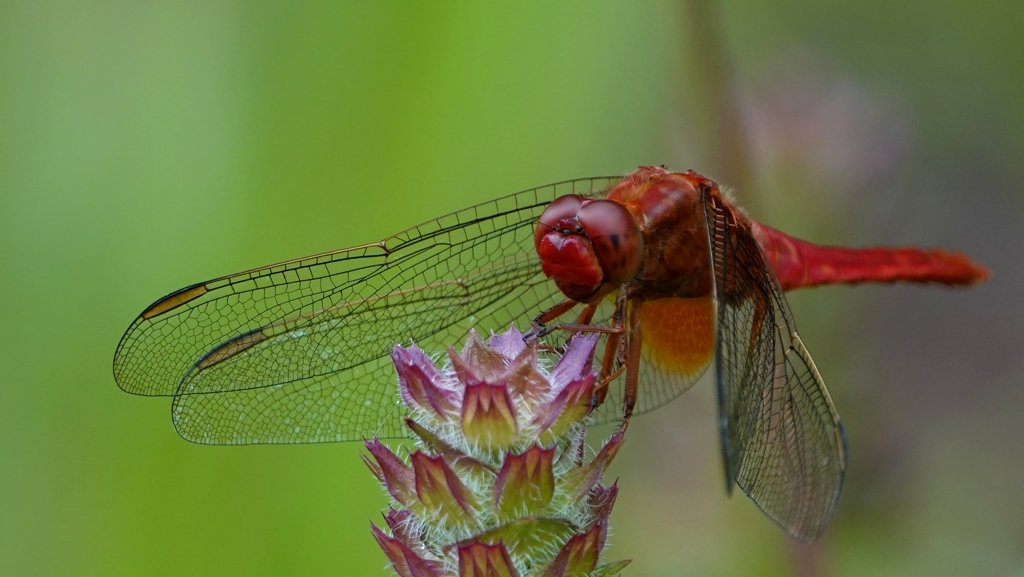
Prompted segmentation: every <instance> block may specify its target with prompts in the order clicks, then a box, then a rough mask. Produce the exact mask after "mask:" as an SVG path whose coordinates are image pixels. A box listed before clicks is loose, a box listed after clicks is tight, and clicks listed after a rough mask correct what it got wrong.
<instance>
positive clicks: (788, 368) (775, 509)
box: [705, 196, 846, 541]
mask: <svg viewBox="0 0 1024 577" xmlns="http://www.w3.org/2000/svg"><path fill="white" fill-rule="evenodd" d="M722 203H723V201H722V200H721V199H720V198H716V197H715V196H709V197H708V198H707V199H706V202H705V210H706V214H707V222H708V228H709V230H710V231H712V234H711V237H710V242H711V247H712V258H713V264H714V270H715V285H716V295H717V298H718V306H719V309H718V325H719V326H718V335H719V338H718V346H717V377H718V400H719V419H720V426H721V435H722V451H723V456H724V460H725V467H726V475H727V483H728V486H729V488H730V489H731V487H732V483H733V482H735V483H736V484H737V485H739V486H740V488H741V489H743V491H744V492H745V493H746V494H747V495H748V496H750V498H751V499H753V500H754V501H755V502H756V503H757V504H758V506H759V507H761V509H762V510H764V512H765V513H767V514H768V516H769V517H771V518H772V519H773V520H775V521H776V522H777V523H778V524H779V525H781V526H782V527H783V528H785V529H786V530H787V531H788V532H789V533H790V534H791V535H793V536H794V537H795V538H797V539H800V540H804V541H810V540H813V539H815V538H816V537H818V536H819V535H820V534H821V533H822V532H823V531H824V530H825V528H826V526H827V525H828V523H829V521H830V520H831V519H832V515H833V513H834V512H835V508H836V503H837V501H838V499H839V493H840V490H841V489H842V485H843V477H844V474H845V471H846V437H845V434H844V432H843V426H842V424H841V423H840V421H839V414H838V413H837V412H836V409H835V406H834V405H833V404H832V399H831V398H830V397H829V394H828V391H827V390H826V389H825V383H824V382H822V379H821V375H820V374H818V369H817V368H816V367H815V366H814V361H813V360H812V359H811V357H810V355H809V354H808V353H807V349H806V348H805V347H804V344H803V341H802V340H801V339H800V336H799V335H798V334H797V331H796V324H795V323H794V322H793V317H792V313H791V312H790V310H789V306H788V305H787V303H786V298H785V295H784V294H783V292H782V288H781V287H780V285H779V283H778V280H777V279H776V277H775V274H774V272H773V271H772V269H771V267H770V265H769V264H768V263H767V261H766V259H765V257H764V255H763V253H762V252H761V249H760V247H759V246H758V244H757V242H756V241H755V240H754V238H753V236H751V234H750V231H749V230H747V229H746V228H745V227H743V226H742V225H739V224H737V223H735V222H732V221H731V220H730V219H729V216H728V214H727V212H726V211H725V210H724V208H723V205H722Z"/></svg>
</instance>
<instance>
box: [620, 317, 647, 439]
mask: <svg viewBox="0 0 1024 577" xmlns="http://www.w3.org/2000/svg"><path fill="white" fill-rule="evenodd" d="M642 304H643V301H641V300H634V301H633V303H632V305H633V306H631V307H630V310H629V333H628V334H627V335H626V383H625V386H624V387H623V389H622V430H623V431H625V430H626V428H627V427H629V418H630V417H631V416H633V407H634V406H635V405H636V398H637V391H638V387H639V384H640V350H641V349H640V345H641V344H642V341H641V339H642V335H641V333H640V307H641V305H642Z"/></svg>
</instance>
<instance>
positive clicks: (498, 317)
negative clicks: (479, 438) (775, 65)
mask: <svg viewBox="0 0 1024 577" xmlns="http://www.w3.org/2000/svg"><path fill="white" fill-rule="evenodd" d="M615 180H617V178H616V177H602V178H588V179H580V180H574V181H567V182H563V183H558V184H553V185H549V186H546V187H541V188H537V189H533V190H528V191H525V192H521V193H518V194H514V195H511V196H507V197H503V198H500V199H497V200H495V201H492V202H489V203H485V204H481V205H478V206H475V207H472V208H469V209H466V210H463V211H460V212H457V213H453V214H450V215H448V216H445V217H441V218H439V219H437V220H433V221H430V222H427V223H424V224H422V225H420V226H418V227H415V228H412V229H409V230H406V231H405V232H402V233H399V234H397V235H395V236H393V237H390V238H388V239H385V240H383V241H381V242H379V243H376V244H371V245H365V246H360V247H354V248H351V249H344V250H340V251H335V252H331V253H325V254H322V255H317V256H312V257H308V258H304V259H300V260H295V261H289V262H285V263H280V264H277V265H272V266H269V267H265V268H261V269H256V270H251V271H247V272H243V273H239V274H235V275H231V276H227V277H223V278H219V279H214V280H211V281H208V282H205V283H201V284H197V285H193V286H191V287H186V288H185V289H182V290H180V291H178V292H176V293H173V294H171V295H169V296H167V297H164V298H163V299H160V300H159V301H157V302H156V303H154V304H153V305H151V306H150V307H149V308H147V309H146V310H145V311H144V312H143V313H142V314H141V315H140V316H139V317H138V318H137V319H135V321H134V322H133V323H132V325H131V326H130V327H129V328H128V331H127V332H126V333H125V335H124V336H123V337H122V339H121V342H120V344H119V345H118V348H117V352H116V353H115V357H114V376H115V379H116V380H117V383H118V385H119V386H120V387H121V388H122V389H124V390H125V391H127V392H130V393H135V394H141V395H173V396H174V403H173V413H172V416H173V418H174V422H175V427H176V428H177V429H178V431H179V433H181V434H182V436H184V437H185V438H187V439H189V440H193V441H197V442H203V443H213V444H246V443H299V442H322V441H344V440H359V439H362V438H365V437H368V436H371V435H374V434H377V435H380V436H396V435H400V434H401V418H402V417H403V416H404V414H402V413H401V412H400V411H399V410H398V408H397V405H396V401H397V395H396V391H397V387H396V386H395V384H394V382H393V381H394V377H393V371H392V370H391V366H390V361H389V360H388V356H387V352H388V348H389V347H390V346H391V345H392V344H393V343H408V342H410V341H414V342H416V343H417V344H419V345H420V346H421V347H422V348H424V350H427V351H438V352H440V351H442V350H444V347H445V346H446V345H448V344H451V343H452V342H454V340H453V339H459V338H464V337H465V334H466V331H467V330H468V329H469V328H470V327H476V328H477V330H479V331H486V330H499V329H502V328H507V327H508V326H509V325H510V324H513V323H515V324H516V325H517V326H519V328H521V329H525V328H526V327H525V326H524V323H528V322H529V319H531V318H532V317H533V316H535V315H536V314H537V312H539V311H541V310H543V309H544V308H546V307H549V306H551V305H553V304H554V303H555V302H557V301H558V300H560V298H559V296H558V293H557V289H556V288H555V287H554V284H553V283H551V282H549V281H547V280H546V279H545V278H544V276H543V274H542V273H541V271H540V264H539V261H538V260H537V257H536V255H535V253H534V249H533V241H532V238H533V230H534V226H535V223H536V220H537V218H538V217H539V216H540V213H541V212H542V211H543V209H544V207H545V206H546V205H547V204H548V203H549V202H551V201H552V200H553V199H554V198H556V197H557V196H560V195H563V194H570V193H575V194H582V195H589V194H597V193H599V192H601V191H603V190H605V189H606V188H607V187H608V186H609V185H610V184H611V183H612V182H614V181H615Z"/></svg>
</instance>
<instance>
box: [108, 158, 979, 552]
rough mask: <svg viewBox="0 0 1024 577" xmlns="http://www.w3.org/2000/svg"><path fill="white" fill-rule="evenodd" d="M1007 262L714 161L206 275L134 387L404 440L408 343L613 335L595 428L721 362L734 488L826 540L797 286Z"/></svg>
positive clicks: (815, 405)
mask: <svg viewBox="0 0 1024 577" xmlns="http://www.w3.org/2000/svg"><path fill="white" fill-rule="evenodd" d="M988 274H989V273H988V271H987V270H986V269H985V268H983V267H982V266H980V265H978V264H976V263H975V262H974V261H972V260H970V259H969V258H968V257H966V256H965V255H963V254H961V253H957V252H948V251H945V250H941V249H923V248H916V247H906V248H859V249H854V248H840V247H827V246H819V245H815V244H812V243H809V242H806V241H802V240H799V239H796V238H794V237H791V236H788V235H786V234H785V233H782V232H780V231H777V230H775V229H772V228H770V227H768V226H765V225H762V224H760V223H758V222H756V221H754V220H752V219H751V218H749V217H748V216H747V215H746V214H745V213H744V212H743V211H742V210H740V209H739V208H737V207H736V205H735V204H734V203H733V202H732V201H731V200H730V199H729V197H728V196H727V195H726V194H724V193H723V192H722V190H721V188H720V187H719V186H718V184H716V183H715V182H713V181H712V180H710V179H708V178H705V177H703V176H701V175H700V174H698V173H696V172H693V171H688V172H671V171H669V170H668V169H667V168H665V167H640V168H639V169H638V170H636V171H635V172H633V173H632V174H629V175H627V176H625V177H621V176H609V177H594V178H583V179H576V180H569V181H564V182H559V183H555V184H551V185H547V186H543V187H539V188H535V189H531V190H526V191H523V192H519V193H516V194H512V195H509V196H505V197H502V198H498V199H496V200H493V201H490V202H487V203H484V204H480V205H477V206H473V207H470V208H467V209H465V210H461V211H459V212H455V213H452V214H449V215H447V216H443V217H440V218H438V219H435V220H431V221H428V222H426V223H424V224H421V225H419V226H416V227H413V228H410V229H408V230H406V231H404V232H400V233H398V234H396V235H394V236H391V237H388V238H386V239H384V240H381V241H379V242H376V243H371V244H366V245H361V246H356V247H352V248H347V249H341V250H336V251H332V252H327V253H323V254H318V255H314V256H310V257H306V258H301V259H296V260H291V261H286V262H282V263H279V264H274V265H270V266H266V267H262V268H257V269H253V270H248V271H245V272H240V273H237V274H232V275H228V276H224V277H220V278H216V279H213V280H209V281H205V282H201V283H197V284H193V285H190V286H187V287H185V288H183V289H180V290H178V291H176V292H173V293H171V294H169V295H167V296H165V297H163V298H161V299H158V300H157V301H156V302H154V303H153V304H152V305H150V306H149V307H147V308H146V309H145V310H143V311H142V313H141V314H139V315H138V317H137V318H135V320H134V321H133V322H132V323H131V325H130V326H129V327H128V329H127V331H126V332H125V334H124V336H123V337H122V338H121V340H120V342H119V344H118V346H117V350H116V352H115V355H114V367H113V368H114V377H115V380H116V382H117V384H118V386H119V387H120V388H121V389H123V390H124V391H126V392H129V393H132V394H137V395H146V396H167V397H171V407H172V411H171V415H172V421H173V424H174V427H175V429H176V430H177V432H178V433H179V434H180V435H181V436H182V437H184V438H185V439H187V440H189V441H193V442H196V443H203V444H215V445H243V444H262V443H319V442H337V441H359V440H363V439H366V438H369V437H373V436H377V437H383V438H386V437H404V436H405V435H404V433H403V430H404V422H403V420H404V418H405V417H406V416H407V415H406V413H405V411H404V410H403V405H402V404H401V403H400V401H399V396H398V392H397V386H396V381H395V377H394V373H393V369H392V367H391V361H390V357H389V354H388V353H389V351H390V349H391V347H392V346H394V344H396V343H409V342H415V343H416V344H417V345H418V346H419V347H420V348H422V349H424V350H426V351H431V350H433V351H438V352H440V351H444V350H446V348H447V346H448V345H450V344H452V343H455V342H457V341H459V340H461V339H464V338H465V337H466V335H467V333H468V331H469V330H470V329H473V330H476V331H477V332H480V333H484V334H486V333H487V332H488V331H495V332H496V331H502V330H506V329H508V327H509V326H510V325H511V326H516V327H517V328H520V329H521V330H523V331H524V332H526V333H527V335H528V338H539V339H553V338H556V336H557V335H563V339H568V338H572V335H575V334H579V333H582V332H588V331H591V332H598V333H599V334H600V337H601V341H600V342H601V345H600V346H599V350H598V352H597V353H596V354H595V360H596V359H601V360H600V365H601V366H600V373H599V374H600V383H601V384H600V385H599V394H598V395H597V397H596V398H595V399H594V403H593V405H594V407H593V410H592V414H591V420H592V422H593V423H608V422H614V421H619V422H622V423H627V424H628V422H629V418H630V417H631V416H633V415H636V414H641V413H645V412H648V411H651V410H653V409H655V408H658V407H660V406H662V405H664V404H666V403H668V402H669V401H671V400H673V399H675V398H676V397H678V396H679V395H680V394H682V393H683V392H685V391H686V390H687V389H689V388H690V387H691V386H692V385H693V384H694V383H696V382H697V380H698V379H699V378H700V377H701V376H702V375H703V374H704V373H705V372H706V371H707V370H708V368H709V367H710V366H711V365H712V363H714V364H715V376H716V382H717V392H718V409H719V423H718V425H719V429H720V436H721V450H722V454H723V460H724V463H725V471H726V485H727V490H729V491H730V492H731V491H732V488H733V486H734V485H735V486H739V487H740V488H741V489H742V490H743V491H744V492H745V493H746V494H747V495H748V496H749V497H751V498H752V499H753V500H754V502H755V503H756V504H757V505H758V506H759V507H760V508H761V509H762V510H763V511H764V512H765V513H766V514H767V515H768V516H769V517H770V518H771V519H773V520H774V521H775V522H776V523H778V524H779V525H780V526H782V527H783V528H784V529H785V530H786V531H787V532H788V533H789V534H790V535H792V536H793V537H795V538H797V539H800V540H804V541H809V540H813V539H815V538H817V537H818V536H819V535H821V533H822V532H823V531H824V530H825V527H826V526H827V525H828V523H829V521H830V520H831V518H832V516H833V514H834V511H835V508H836V505H837V502H838V498H839V494H840V491H841V488H842V484H843V478H844V476H845V471H846V467H847V449H846V436H845V433H844V430H843V425H842V423H841V421H840V418H839V414H838V412H837V411H836V408H835V406H834V404H833V402H832V399H831V397H830V396H829V393H828V390H827V389H826V388H825V384H824V382H823V380H822V378H821V375H820V374H819V372H818V369H817V367H816V366H815V364H814V361H813V360H812V358H811V356H810V354H809V353H808V351H807V348H806V347H805V346H804V343H803V341H802V339H801V338H800V336H799V334H798V332H797V329H796V323H795V322H794V320H793V314H792V312H791V311H790V308H789V306H788V304H787V302H786V297H785V291H788V290H792V289H796V288H804V287H813V286H820V285H829V284H839V283H846V284H855V283H861V282H896V281H905V282H916V283H929V282H932V283H940V284H945V285H964V286H967V285H973V284H977V283H979V282H982V281H984V280H985V279H986V278H987V277H988ZM563 343H564V340H563ZM552 348H554V349H557V348H558V347H557V344H556V345H554V346H552Z"/></svg>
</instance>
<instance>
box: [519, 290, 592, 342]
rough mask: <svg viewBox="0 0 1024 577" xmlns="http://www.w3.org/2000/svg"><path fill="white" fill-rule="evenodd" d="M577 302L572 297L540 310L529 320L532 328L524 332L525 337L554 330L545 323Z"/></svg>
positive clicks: (539, 335)
mask: <svg viewBox="0 0 1024 577" xmlns="http://www.w3.org/2000/svg"><path fill="white" fill-rule="evenodd" d="M577 304H579V303H577V302H576V301H574V300H572V299H565V300H564V301H562V302H560V303H558V304H556V305H555V306H553V307H551V308H549V309H547V310H546V311H543V312H541V313H540V314H539V315H537V316H536V317H534V319H533V321H531V322H530V325H531V326H532V327H533V330H532V331H530V332H529V333H527V334H526V338H535V339H539V338H541V337H543V336H545V335H547V334H548V333H550V332H552V331H554V330H555V327H548V326H547V324H548V323H550V322H551V321H553V320H555V319H557V318H558V317H560V316H562V315H564V314H565V313H567V312H569V311H571V310H572V309H573V307H575V306H576V305H577ZM584 310H585V309H584ZM591 316H593V313H591Z"/></svg>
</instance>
